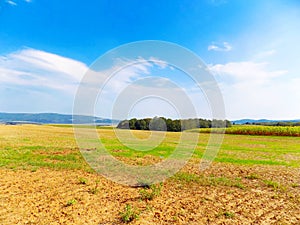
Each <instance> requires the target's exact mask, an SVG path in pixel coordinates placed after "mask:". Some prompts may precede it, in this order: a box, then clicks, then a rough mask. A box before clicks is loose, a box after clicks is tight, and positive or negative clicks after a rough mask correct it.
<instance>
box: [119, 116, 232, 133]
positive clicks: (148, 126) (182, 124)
mask: <svg viewBox="0 0 300 225" xmlns="http://www.w3.org/2000/svg"><path fill="white" fill-rule="evenodd" d="M222 127H231V122H230V121H229V120H206V119H182V120H179V119H176V120H172V119H167V118H164V117H154V118H145V119H136V118H133V119H130V120H123V121H121V122H120V123H119V124H118V126H117V128H120V129H131V130H157V131H175V132H179V131H183V130H189V129H194V128H222Z"/></svg>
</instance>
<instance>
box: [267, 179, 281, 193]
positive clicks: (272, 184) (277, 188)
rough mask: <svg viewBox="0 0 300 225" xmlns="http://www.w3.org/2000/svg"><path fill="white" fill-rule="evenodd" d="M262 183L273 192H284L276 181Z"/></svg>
mask: <svg viewBox="0 0 300 225" xmlns="http://www.w3.org/2000/svg"><path fill="white" fill-rule="evenodd" d="M264 183H265V184H266V185H267V187H270V188H272V189H273V190H274V191H282V192H284V191H286V187H285V186H283V185H281V184H280V183H278V182H276V181H273V180H264Z"/></svg>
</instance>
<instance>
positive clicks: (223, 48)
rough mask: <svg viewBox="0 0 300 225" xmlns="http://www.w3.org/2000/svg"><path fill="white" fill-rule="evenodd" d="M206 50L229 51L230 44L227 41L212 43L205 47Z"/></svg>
mask: <svg viewBox="0 0 300 225" xmlns="http://www.w3.org/2000/svg"><path fill="white" fill-rule="evenodd" d="M207 50H208V51H217V52H229V51H231V50H232V46H231V45H230V44H229V43H228V42H223V43H222V44H217V43H212V44H211V45H209V46H208V47H207Z"/></svg>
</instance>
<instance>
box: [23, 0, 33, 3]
mask: <svg viewBox="0 0 300 225" xmlns="http://www.w3.org/2000/svg"><path fill="white" fill-rule="evenodd" d="M24 1H25V2H28V3H30V2H32V0H24Z"/></svg>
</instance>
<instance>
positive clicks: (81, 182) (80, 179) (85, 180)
mask: <svg viewBox="0 0 300 225" xmlns="http://www.w3.org/2000/svg"><path fill="white" fill-rule="evenodd" d="M87 183H88V180H87V179H86V178H84V177H80V178H79V184H87Z"/></svg>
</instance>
